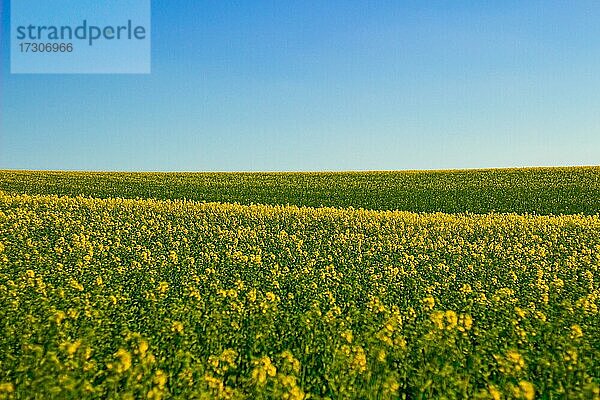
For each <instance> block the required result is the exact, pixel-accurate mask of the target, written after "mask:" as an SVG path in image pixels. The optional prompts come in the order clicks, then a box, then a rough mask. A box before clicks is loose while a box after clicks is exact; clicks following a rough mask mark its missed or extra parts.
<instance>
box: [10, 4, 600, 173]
mask: <svg viewBox="0 0 600 400" xmlns="http://www.w3.org/2000/svg"><path fill="white" fill-rule="evenodd" d="M0 2H1V3H2V16H1V21H2V30H1V36H0V40H1V41H2V43H1V57H2V64H1V68H2V70H1V75H0V168H3V169H76V170H153V171H154V170H163V171H172V170H180V171H183V170H185V171H200V170H202V171H216V170H219V171H232V170H349V169H352V170H356V169H357V170H362V169H431V168H435V169H439V168H473V167H509V166H534V165H598V164H600V23H599V22H598V21H600V2H599V1H597V0H594V1H506V0H504V1H483V2H480V1H450V0H447V1H427V2H424V1H389V2H388V1H380V2H367V1H361V2H358V1H326V2H324V1H243V2H228V1H217V0H215V1H199V0H177V1H167V0H162V1H153V3H152V73H151V74H150V75H11V74H10V60H9V43H8V40H9V26H8V25H9V20H10V18H9V4H8V1H6V0H0Z"/></svg>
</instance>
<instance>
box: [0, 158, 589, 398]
mask: <svg viewBox="0 0 600 400" xmlns="http://www.w3.org/2000/svg"><path fill="white" fill-rule="evenodd" d="M599 178H600V168H557V169H528V170H495V171H492V170H490V171H455V172H452V171H450V172H389V173H387V172H386V173H384V172H377V173H376V172H373V173H335V174H334V173H318V174H317V173H315V174H123V173H107V174H98V173H49V172H12V171H4V172H0V399H4V398H9V399H13V398H14V399H21V398H24V399H25V398H43V399H46V398H47V399H53V398H57V399H83V398H95V399H107V398H124V399H137V398H148V399H155V400H156V399H171V398H173V399H288V400H305V399H322V400H325V399H329V400H333V399H390V400H391V399H398V398H405V399H431V398H448V399H454V398H472V399H493V400H497V399H525V400H534V399H555V398H556V399H558V398H566V399H581V400H587V399H599V398H600V312H599V309H600V215H599V214H598V210H599V205H600V183H599ZM81 195H84V196H85V197H84V196H81ZM128 197H129V198H138V199H127V198H128ZM181 198H186V199H196V200H198V201H195V200H180V199H181ZM178 199H179V200H178ZM207 201H219V202H220V203H215V202H207ZM232 202H239V203H265V204H267V205H262V204H260V205H243V204H232ZM279 203H282V204H288V203H289V204H298V205H301V206H303V207H297V206H295V205H277V204H279ZM268 204H276V205H268ZM321 204H329V205H332V206H335V208H332V207H304V206H306V205H308V206H314V205H321ZM350 205H351V206H352V207H353V208H350V207H346V206H350ZM358 208H362V209H358ZM368 208H376V209H383V210H368ZM396 208H398V209H407V210H411V211H418V212H409V211H386V210H385V209H396ZM491 210H496V211H497V212H490V211H491ZM424 211H446V212H445V213H441V212H435V213H426V212H424ZM450 211H460V212H463V211H467V212H469V213H456V214H453V213H450ZM499 212H501V213H499ZM534 212H535V213H536V214H568V213H576V215H556V216H549V215H533V214H532V213H534ZM524 213H528V214H524Z"/></svg>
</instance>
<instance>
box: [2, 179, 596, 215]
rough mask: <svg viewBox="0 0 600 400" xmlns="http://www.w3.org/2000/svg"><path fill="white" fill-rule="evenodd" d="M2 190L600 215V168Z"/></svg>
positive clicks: (10, 184)
mask: <svg viewBox="0 0 600 400" xmlns="http://www.w3.org/2000/svg"><path fill="white" fill-rule="evenodd" d="M0 190H4V191H6V192H14V193H28V194H57V195H69V196H75V195H85V196H91V197H96V198H109V197H123V198H155V199H184V198H185V199H190V200H197V201H207V202H227V203H240V204H283V205H285V204H290V205H297V206H309V207H321V206H330V207H354V208H366V209H373V210H404V211H414V212H438V211H439V212H445V213H457V212H471V213H487V212H491V211H495V212H512V213H536V214H545V215H547V214H577V213H583V214H596V213H598V212H599V211H600V167H574V168H528V169H501V170H458V171H412V172H411V171H406V172H341V173H92V172H67V173H65V172H28V171H22V172H21V171H19V172H18V171H0Z"/></svg>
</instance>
